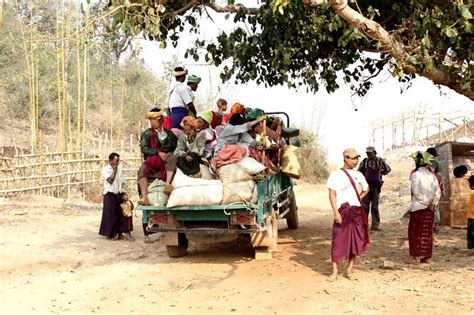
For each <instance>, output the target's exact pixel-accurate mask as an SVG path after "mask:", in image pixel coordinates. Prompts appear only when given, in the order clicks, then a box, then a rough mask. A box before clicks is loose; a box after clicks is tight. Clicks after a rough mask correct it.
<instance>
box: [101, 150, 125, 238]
mask: <svg viewBox="0 0 474 315" xmlns="http://www.w3.org/2000/svg"><path fill="white" fill-rule="evenodd" d="M119 162H120V155H119V154H118V153H115V152H113V153H110V155H109V164H108V165H107V166H105V167H104V168H103V169H102V178H103V180H104V192H103V195H104V203H103V209H102V220H101V222H100V228H99V234H100V235H103V236H105V237H107V239H113V238H114V237H115V236H116V234H117V232H118V231H117V229H118V220H119V211H120V200H119V193H120V191H121V189H122V181H123V177H122V170H121V168H120V167H119Z"/></svg>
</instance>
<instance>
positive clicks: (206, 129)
mask: <svg viewBox="0 0 474 315" xmlns="http://www.w3.org/2000/svg"><path fill="white" fill-rule="evenodd" d="M211 121H212V112H201V113H198V115H197V129H198V130H199V136H200V137H203V138H204V139H206V143H205V146H204V154H203V156H204V158H206V159H210V158H211V156H212V151H213V150H214V146H215V145H216V140H217V136H216V132H215V131H214V130H212V129H211V127H210V124H211Z"/></svg>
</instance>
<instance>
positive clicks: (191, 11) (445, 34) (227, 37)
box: [111, 0, 474, 95]
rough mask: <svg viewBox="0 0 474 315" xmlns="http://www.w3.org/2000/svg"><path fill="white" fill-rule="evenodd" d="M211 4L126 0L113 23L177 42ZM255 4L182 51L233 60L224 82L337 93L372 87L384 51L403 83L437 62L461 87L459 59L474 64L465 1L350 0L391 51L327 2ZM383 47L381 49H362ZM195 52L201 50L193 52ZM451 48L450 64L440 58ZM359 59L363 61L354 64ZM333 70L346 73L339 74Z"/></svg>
mask: <svg viewBox="0 0 474 315" xmlns="http://www.w3.org/2000/svg"><path fill="white" fill-rule="evenodd" d="M209 2H214V1H210V0H206V1H201V2H199V4H196V5H195V6H193V7H189V6H188V5H189V4H190V1H189V0H176V1H164V2H160V3H163V4H157V1H145V2H144V3H143V6H140V7H138V8H137V7H132V4H136V2H133V1H131V3H132V4H131V5H130V6H129V7H127V8H125V9H123V8H122V9H121V10H118V11H117V13H116V14H115V15H114V17H113V23H111V24H112V26H113V27H111V29H113V30H117V29H120V31H121V32H123V33H125V36H136V35H137V34H143V35H144V36H145V37H146V38H149V39H152V40H158V41H161V42H163V43H165V42H166V41H167V40H170V41H171V42H172V44H173V45H174V46H177V43H178V40H179V38H180V36H181V32H183V31H184V29H185V26H186V25H187V26H189V27H190V31H191V32H192V33H196V34H198V33H199V24H200V23H199V17H200V16H201V17H202V16H203V15H204V14H205V13H204V12H205V9H206V10H209V8H205V6H206V4H207V3H209ZM119 3H123V2H122V1H114V0H113V1H112V4H111V9H113V8H114V7H115V8H116V7H118V6H119ZM216 3H217V2H216ZM260 3H261V6H260V7H259V10H258V12H257V13H256V14H252V15H249V14H247V11H246V10H245V8H244V7H239V9H238V11H237V12H236V13H235V12H233V13H226V14H225V16H224V17H225V21H227V23H234V25H233V26H235V28H234V30H233V31H231V32H228V33H222V34H220V35H219V36H218V38H217V39H214V40H210V41H207V42H203V41H199V40H198V41H197V42H196V43H195V47H191V48H190V49H189V50H188V51H187V52H186V56H188V57H192V58H193V59H194V60H198V59H199V57H200V56H201V57H203V58H204V60H205V61H206V62H208V63H211V64H215V65H221V64H224V63H226V61H231V62H232V64H230V63H226V64H227V65H228V66H227V67H225V68H224V70H223V72H222V74H221V78H222V79H223V80H230V79H232V80H235V81H237V82H240V83H245V82H248V81H250V80H255V81H256V82H257V83H265V84H268V85H270V86H272V85H281V84H286V85H287V86H292V87H295V86H301V85H306V86H307V87H308V88H309V89H310V90H312V91H317V90H318V89H319V85H320V84H324V86H325V87H326V89H327V90H328V91H334V90H336V89H337V88H338V87H339V84H340V83H342V82H345V83H347V84H351V86H352V88H353V89H354V91H355V92H356V93H357V94H359V95H363V94H364V93H366V92H367V91H368V89H369V88H370V86H371V83H370V80H368V78H372V77H374V76H375V75H376V74H377V71H380V69H382V68H383V67H384V65H385V64H386V63H387V60H388V57H389V56H388V54H392V55H394V56H397V58H398V60H393V61H394V62H395V64H394V67H393V68H392V73H394V74H395V75H397V76H399V77H400V80H401V82H403V83H406V82H409V80H411V79H412V76H408V75H407V74H406V73H409V72H413V71H415V72H416V73H420V74H426V73H427V72H432V71H433V69H435V68H436V69H442V71H445V72H446V73H447V74H448V76H449V78H451V79H452V78H454V80H457V82H455V84H457V85H458V86H460V85H461V84H463V86H465V82H464V81H462V80H464V79H463V78H465V77H466V76H467V75H468V74H466V73H467V71H466V70H462V68H463V67H461V66H460V65H463V64H468V65H470V64H472V56H473V55H474V53H473V52H472V42H473V39H472V33H473V26H472V16H473V14H474V12H473V10H474V9H473V5H472V4H470V3H469V4H464V3H466V1H459V0H452V1H449V0H446V1H432V0H431V1H430V0H407V1H390V2H389V1H386V0H375V1H350V2H349V6H350V7H351V8H352V9H354V10H356V11H360V13H361V14H363V15H364V16H366V17H368V18H370V19H372V20H374V21H376V22H378V23H380V24H381V27H383V28H384V29H385V31H387V32H388V33H389V34H390V36H391V40H392V42H393V43H394V44H395V45H394V46H393V47H391V49H390V48H389V49H387V47H385V46H383V45H381V42H379V41H377V40H375V39H373V35H372V34H370V33H369V32H368V31H367V29H366V28H365V26H361V25H360V24H358V23H359V22H357V21H354V23H353V24H352V25H356V27H353V26H350V24H349V23H348V22H346V21H345V20H343V19H342V18H341V17H340V16H339V15H337V14H336V12H335V11H334V10H333V9H332V8H331V6H329V5H321V6H314V7H310V6H308V5H305V3H304V2H303V1H301V0H264V1H260ZM227 4H234V1H230V0H229V1H227ZM184 8H186V9H187V10H185V9H184ZM173 12H179V14H173ZM204 16H207V14H206V15H204ZM243 25H245V26H243ZM357 25H358V26H357ZM357 27H358V28H357ZM382 49H383V51H384V53H383V54H370V55H367V54H365V53H363V52H364V51H370V52H377V51H381V50H382ZM198 50H199V51H201V52H202V51H203V50H205V51H206V52H205V53H200V54H198V53H197V52H198ZM448 52H449V59H450V63H449V64H447V63H446V62H444V60H445V59H446V58H445V57H446V55H448ZM401 56H402V57H401ZM443 62H444V63H443ZM360 63H363V66H361V67H359V66H358V65H359V64H360ZM469 69H471V68H470V67H469ZM338 71H344V76H343V77H342V79H340V80H339V79H338V77H337V75H336V73H337V72H338ZM463 71H464V72H463ZM469 71H471V70H469ZM473 71H474V70H473ZM469 73H471V72H469ZM472 75H474V73H473V74H472ZM338 80H339V81H338ZM450 86H452V84H450Z"/></svg>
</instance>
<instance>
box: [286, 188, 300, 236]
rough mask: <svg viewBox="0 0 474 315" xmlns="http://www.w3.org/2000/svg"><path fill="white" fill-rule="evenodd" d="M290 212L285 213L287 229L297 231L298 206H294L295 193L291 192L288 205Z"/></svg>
mask: <svg viewBox="0 0 474 315" xmlns="http://www.w3.org/2000/svg"><path fill="white" fill-rule="evenodd" d="M289 208H290V212H288V213H287V215H286V216H285V217H286V224H287V225H288V228H289V229H297V228H298V225H299V220H298V206H297V205H296V198H295V193H294V192H292V193H291V196H290V204H289Z"/></svg>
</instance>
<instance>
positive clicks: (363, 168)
mask: <svg viewBox="0 0 474 315" xmlns="http://www.w3.org/2000/svg"><path fill="white" fill-rule="evenodd" d="M365 153H366V154H367V157H366V158H365V159H363V160H362V162H361V163H360V165H359V172H361V173H362V174H364V176H365V179H366V180H367V183H368V184H369V193H368V194H367V196H365V198H363V199H362V203H363V205H364V209H365V213H366V215H367V218H368V217H369V212H370V213H371V214H372V223H371V225H370V229H371V230H372V231H380V230H381V229H380V227H379V225H380V212H379V199H380V192H381V190H382V185H383V180H382V175H387V174H388V173H390V171H391V170H392V169H391V168H390V166H389V165H388V164H387V162H385V160H384V159H383V158H381V157H378V156H377V151H375V148H374V147H373V146H368V147H367V149H366V150H365Z"/></svg>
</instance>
